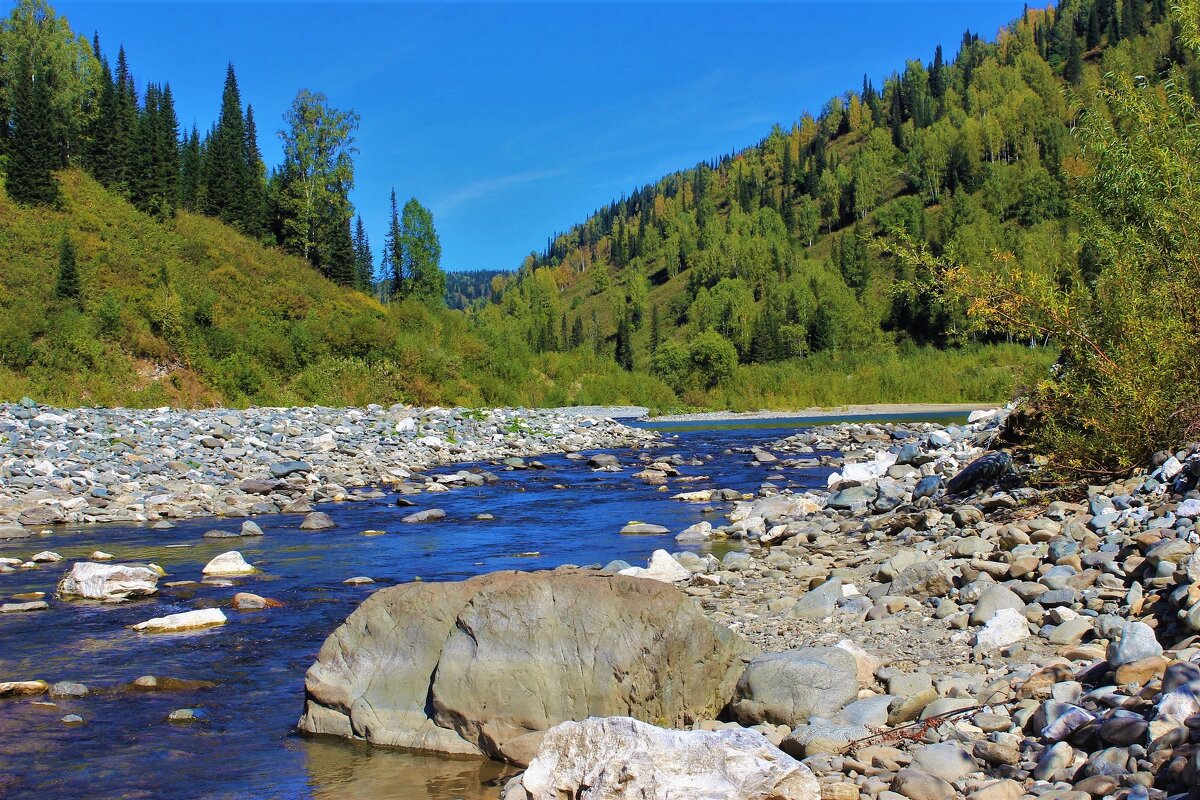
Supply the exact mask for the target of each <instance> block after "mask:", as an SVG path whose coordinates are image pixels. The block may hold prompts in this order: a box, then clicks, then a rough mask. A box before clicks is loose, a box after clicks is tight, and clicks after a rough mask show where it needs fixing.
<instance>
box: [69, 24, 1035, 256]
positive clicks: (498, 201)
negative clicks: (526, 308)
mask: <svg viewBox="0 0 1200 800" xmlns="http://www.w3.org/2000/svg"><path fill="white" fill-rule="evenodd" d="M1022 5H1023V4H1022V3H1021V2H1010V1H1008V0H989V1H986V2H964V1H962V0H960V1H959V2H838V3H832V2H825V3H821V2H793V3H755V4H749V3H737V4H732V3H683V2H676V3H635V2H625V3H606V4H594V3H523V4H501V3H466V4H463V3H454V4H451V3H437V4H417V3H382V2H376V3H329V2H304V3H284V2H267V3H244V2H236V3H235V2H219V3H195V2H156V3H150V2H136V3H134V2H126V3H113V2H88V1H87V0H76V1H75V2H58V3H54V6H55V8H56V9H57V10H58V11H59V12H60V13H63V14H65V15H66V16H67V17H68V18H69V20H70V22H71V25H72V27H74V28H75V29H76V30H77V31H79V32H81V33H84V34H86V35H88V36H89V37H90V36H91V33H92V32H93V31H94V30H96V31H99V33H100V39H101V46H102V48H103V49H105V50H106V51H107V53H108V54H109V55H110V57H111V58H112V59H113V60H115V53H116V49H117V46H118V45H119V44H124V46H125V49H126V53H127V55H128V57H129V62H130V66H131V69H132V70H133V73H134V77H135V78H136V79H137V81H138V84H139V87H144V85H145V83H146V82H147V81H150V80H154V81H164V80H165V81H169V82H170V83H171V87H172V90H173V91H174V94H175V99H176V105H177V110H178V112H179V116H180V120H181V122H182V123H184V124H186V125H188V126H190V125H191V122H192V120H195V121H196V122H197V123H198V124H199V126H200V128H201V130H204V129H205V128H206V127H208V126H209V125H210V124H211V123H212V121H213V118H214V115H215V114H216V113H217V111H218V109H219V105H220V94H221V85H222V82H223V80H224V73H225V65H226V63H227V62H233V64H234V66H235V68H236V70H237V75H238V81H239V84H240V86H241V90H242V99H243V101H244V102H249V103H251V104H253V106H254V110H255V116H256V119H257V121H258V128H259V143H260V146H261V147H262V150H263V155H264V158H265V160H266V161H267V164H268V165H273V164H277V163H278V162H279V160H280V158H281V156H280V146H279V143H278V139H277V137H276V136H275V135H274V132H275V131H276V130H278V128H279V127H280V120H281V117H282V115H283V112H284V110H285V109H286V108H287V107H288V105H290V103H291V101H292V98H293V97H294V96H295V94H296V91H297V90H299V89H300V88H309V89H312V90H314V91H322V92H325V93H326V94H327V95H328V96H329V99H330V102H331V103H332V104H333V105H334V106H335V107H338V108H352V109H354V110H355V111H357V112H358V113H359V114H360V115H361V117H362V122H361V126H360V129H359V131H358V134H357V143H356V144H357V147H358V150H359V153H358V155H357V157H356V159H355V163H356V184H355V189H354V192H353V194H352V200H353V201H354V204H355V206H356V208H357V209H358V211H359V212H360V213H361V214H362V216H363V219H364V220H365V221H366V224H367V230H368V232H369V234H370V236H371V241H372V244H373V245H374V247H375V250H376V252H378V249H379V245H381V244H382V241H383V232H384V229H385V225H386V219H387V213H388V193H389V191H390V190H391V188H392V187H393V186H394V187H395V189H396V193H397V196H398V197H399V198H400V202H401V204H402V203H403V202H404V200H405V199H406V198H408V197H410V196H416V197H417V198H418V199H420V200H421V201H422V202H423V203H425V204H426V205H427V206H429V207H430V208H431V209H432V210H433V213H434V220H435V223H436V225H437V228H438V231H439V233H440V235H441V239H442V246H443V266H444V267H446V268H448V269H475V268H504V269H511V268H515V267H517V266H519V264H520V261H521V259H522V258H523V257H524V255H525V254H527V253H529V252H530V251H531V250H540V249H541V248H542V247H543V246H544V245H545V242H546V238H547V236H549V235H550V234H551V233H553V232H555V231H558V230H564V229H566V228H568V227H569V226H570V225H571V224H573V223H575V222H579V221H582V220H583V219H584V218H585V217H586V215H587V214H588V213H590V212H591V211H593V210H595V209H597V208H599V207H601V206H603V205H605V204H606V203H608V202H609V201H610V200H613V199H615V198H617V197H619V196H620V195H621V194H622V193H623V192H627V191H629V190H631V189H633V188H636V187H638V186H640V185H642V184H644V183H647V182H650V181H654V180H655V179H657V178H658V177H660V176H662V175H663V174H665V173H667V172H670V171H673V170H675V169H679V168H686V167H690V166H692V165H694V164H695V163H696V162H698V161H701V160H706V159H709V158H712V157H714V156H719V155H721V154H724V153H728V152H730V151H732V150H735V149H740V148H742V147H745V146H747V145H750V144H753V143H755V142H757V141H758V140H759V139H761V138H762V137H763V136H765V135H766V134H767V133H768V132H769V131H770V128H771V125H772V124H774V123H776V122H779V123H781V124H783V125H785V126H787V125H790V123H791V122H792V121H793V120H795V119H797V118H798V117H799V116H800V115H801V114H802V113H803V112H804V111H805V110H806V109H809V110H812V111H813V112H814V113H816V112H817V111H819V110H820V108H821V106H822V105H823V104H824V103H825V101H826V100H827V99H828V98H829V97H831V96H832V95H833V94H837V93H841V92H842V91H845V90H846V89H852V88H858V87H860V86H861V85H862V76H863V74H864V73H866V74H869V75H870V76H871V77H872V78H873V80H874V81H875V83H876V85H879V84H880V83H881V82H882V79H883V77H884V76H885V75H887V74H889V73H890V72H891V71H893V70H895V69H898V68H901V67H902V66H903V64H904V62H905V61H906V60H907V59H911V58H919V59H921V60H923V61H926V62H928V61H929V60H931V59H932V57H933V49H934V46H935V45H936V44H938V43H941V44H943V45H944V47H945V49H946V52H947V56H948V57H952V56H953V53H954V52H956V51H957V49H958V47H957V45H958V42H959V40H960V39H961V37H962V33H963V31H964V30H966V29H967V28H970V29H971V30H972V31H977V32H979V33H980V34H982V35H984V36H986V37H987V38H989V39H990V38H993V37H994V35H995V33H996V31H997V30H998V29H999V27H1000V26H1001V25H1003V24H1005V23H1007V22H1008V21H1009V20H1011V19H1012V18H1014V17H1015V16H1017V15H1019V14H1020V13H1021V8H1022Z"/></svg>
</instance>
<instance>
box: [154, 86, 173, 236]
mask: <svg viewBox="0 0 1200 800" xmlns="http://www.w3.org/2000/svg"><path fill="white" fill-rule="evenodd" d="M154 148H155V152H154V190H155V195H156V197H157V198H158V206H159V209H160V212H161V213H162V215H163V216H171V215H173V214H174V213H175V209H176V208H177V207H178V206H179V117H177V116H176V115H175V95H174V94H172V92H171V84H169V83H167V84H164V85H163V87H162V90H161V91H160V92H159V94H158V139H157V140H156V141H155V143H154Z"/></svg>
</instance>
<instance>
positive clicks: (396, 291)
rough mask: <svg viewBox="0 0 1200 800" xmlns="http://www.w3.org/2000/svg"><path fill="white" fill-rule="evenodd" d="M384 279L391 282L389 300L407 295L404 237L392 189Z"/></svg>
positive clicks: (394, 191) (385, 244)
mask: <svg viewBox="0 0 1200 800" xmlns="http://www.w3.org/2000/svg"><path fill="white" fill-rule="evenodd" d="M383 278H384V280H386V281H388V282H389V285H388V299H389V300H396V299H400V298H403V297H405V296H406V295H407V286H406V281H405V279H404V278H405V276H404V236H403V235H402V233H401V231H400V212H399V210H398V209H397V208H396V190H395V189H392V216H391V219H390V221H389V222H388V230H387V236H385V237H384V240H383Z"/></svg>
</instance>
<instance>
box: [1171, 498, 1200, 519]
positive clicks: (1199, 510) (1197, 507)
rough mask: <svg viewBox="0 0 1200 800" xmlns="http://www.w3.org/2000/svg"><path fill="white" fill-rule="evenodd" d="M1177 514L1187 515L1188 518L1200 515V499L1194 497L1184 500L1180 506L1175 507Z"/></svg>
mask: <svg viewBox="0 0 1200 800" xmlns="http://www.w3.org/2000/svg"><path fill="white" fill-rule="evenodd" d="M1175 516H1177V517H1187V518H1188V519H1192V518H1194V517H1200V500H1197V499H1196V498H1194V497H1191V498H1188V499H1187V500H1184V501H1183V502H1182V503H1180V504H1179V508H1177V509H1175Z"/></svg>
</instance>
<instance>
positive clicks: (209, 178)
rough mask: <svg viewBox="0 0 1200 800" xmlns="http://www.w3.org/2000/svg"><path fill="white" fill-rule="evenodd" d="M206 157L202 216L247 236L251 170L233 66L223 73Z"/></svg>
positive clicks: (244, 121) (244, 123)
mask: <svg viewBox="0 0 1200 800" xmlns="http://www.w3.org/2000/svg"><path fill="white" fill-rule="evenodd" d="M207 156H208V157H207V159H206V164H205V198H204V199H205V207H204V210H205V212H206V213H208V214H211V215H212V216H215V217H217V218H218V219H220V220H221V221H222V222H225V223H227V224H229V225H233V226H234V227H237V228H239V229H240V230H242V231H243V232H246V233H249V232H250V231H249V230H247V228H248V227H249V226H248V224H247V217H248V214H247V210H246V206H247V199H246V198H247V194H248V192H249V189H250V168H249V165H248V164H247V163H246V120H245V117H244V116H243V114H242V99H241V94H240V92H239V91H238V84H237V75H236V74H234V71H233V65H232V64H230V65H229V66H228V68H227V69H226V71H225V88H224V90H223V91H222V93H221V115H220V117H219V118H218V119H217V125H216V127H215V128H214V129H213V132H212V136H211V138H210V140H209V143H208V147H207Z"/></svg>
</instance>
